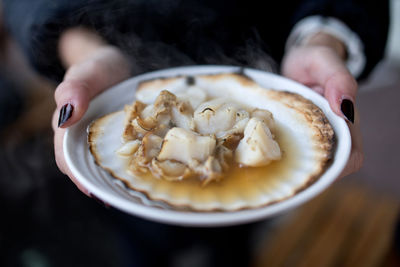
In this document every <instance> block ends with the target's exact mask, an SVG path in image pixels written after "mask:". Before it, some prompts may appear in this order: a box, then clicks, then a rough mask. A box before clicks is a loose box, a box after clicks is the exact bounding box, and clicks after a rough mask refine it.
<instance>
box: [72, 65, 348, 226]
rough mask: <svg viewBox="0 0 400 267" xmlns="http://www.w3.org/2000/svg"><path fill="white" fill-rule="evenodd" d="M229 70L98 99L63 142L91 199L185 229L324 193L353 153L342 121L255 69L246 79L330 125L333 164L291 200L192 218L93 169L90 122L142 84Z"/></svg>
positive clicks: (255, 215)
mask: <svg viewBox="0 0 400 267" xmlns="http://www.w3.org/2000/svg"><path fill="white" fill-rule="evenodd" d="M237 71H239V68H238V67H231V66H193V67H180V68H172V69H166V70H161V71H155V72H151V73H146V74H143V75H140V76H137V77H134V78H131V79H129V80H126V81H124V82H122V83H120V84H118V85H116V86H114V87H112V88H110V89H109V90H107V91H106V92H104V93H102V94H101V95H99V96H98V97H96V98H95V99H94V100H93V101H92V102H91V104H90V107H89V109H88V111H87V112H86V114H85V116H84V117H83V119H82V120H81V121H80V122H79V123H77V124H76V125H74V126H73V127H70V128H69V129H68V130H67V132H66V134H65V137H64V156H65V159H66V162H67V164H68V166H69V168H70V169H71V171H72V173H73V174H74V176H75V177H76V179H77V180H78V181H79V183H81V184H82V185H83V186H84V187H85V188H87V189H88V190H89V191H90V192H91V193H93V194H94V195H95V196H97V197H98V198H100V199H102V200H103V201H104V202H106V203H108V204H110V205H111V206H113V207H115V208H117V209H119V210H121V211H124V212H126V213H129V214H132V215H136V216H140V217H143V218H147V219H150V220H154V221H157V222H162V223H168V224H176V225H185V226H207V227H208V226H226V225H235V224H241V223H247V222H252V221H256V220H260V219H263V218H267V217H270V216H273V215H276V214H278V213H281V212H284V211H287V210H289V209H292V208H294V207H297V206H298V205H300V204H302V203H304V202H306V201H307V200H309V199H311V198H313V197H315V196H316V195H317V194H319V193H321V192H322V191H323V190H324V189H325V188H327V187H328V186H329V185H330V184H331V183H332V182H333V181H334V180H335V179H336V178H337V177H338V176H339V175H340V173H341V171H342V170H343V168H344V167H345V165H346V163H347V160H348V157H349V155H350V149H351V138H350V133H349V129H348V127H347V125H346V123H345V121H344V120H343V119H342V118H340V117H339V116H337V115H336V114H334V113H333V111H332V110H331V109H330V107H329V104H328V102H327V101H326V100H325V99H324V98H323V97H322V96H320V95H318V94H317V93H315V92H314V91H312V90H311V89H309V88H307V87H305V86H303V85H301V84H299V83H296V82H294V81H291V80H289V79H286V78H283V77H281V76H278V75H275V74H272V73H267V72H263V71H259V70H254V69H245V74H246V75H248V76H249V77H251V78H252V79H253V80H255V81H256V82H257V83H259V84H260V85H261V86H263V87H266V88H272V89H276V90H286V91H290V92H295V93H298V94H300V95H302V96H304V97H305V98H307V99H309V100H311V101H312V102H314V104H316V105H317V106H319V107H320V108H321V109H322V111H323V112H324V113H325V115H326V117H327V118H328V120H329V122H330V123H331V125H332V127H333V129H334V131H335V134H336V139H337V147H336V151H335V155H334V159H333V162H332V164H331V165H330V166H329V168H328V169H327V170H326V171H325V172H324V174H323V175H322V176H321V177H320V178H319V179H318V180H317V181H316V182H315V183H313V184H312V185H310V186H309V187H308V188H306V189H305V190H303V191H301V192H299V193H298V194H296V195H295V196H293V197H291V198H289V199H287V200H284V201H281V202H279V203H276V204H272V205H269V206H266V207H261V208H256V209H247V210H240V211H234V212H194V211H182V210H175V209H174V208H173V207H169V206H166V205H165V204H163V203H158V202H155V201H150V200H148V199H147V198H146V197H145V196H144V195H143V194H141V193H138V192H134V191H132V190H130V189H127V188H126V187H125V186H124V185H123V184H122V182H120V181H118V180H116V179H114V178H113V177H111V175H109V174H108V173H107V172H106V171H104V170H103V169H101V168H100V167H99V166H97V165H96V164H95V163H94V160H93V158H92V156H91V154H90V152H89V150H88V144H87V132H86V130H87V127H88V125H89V124H90V122H92V121H93V120H94V119H96V118H98V117H100V116H102V115H105V114H107V113H110V112H113V111H117V110H121V109H122V108H123V106H124V105H125V104H131V103H132V102H133V100H134V94H135V88H136V86H137V84H138V83H139V82H140V81H143V80H148V79H152V78H157V77H169V76H177V75H196V74H213V73H223V72H237Z"/></svg>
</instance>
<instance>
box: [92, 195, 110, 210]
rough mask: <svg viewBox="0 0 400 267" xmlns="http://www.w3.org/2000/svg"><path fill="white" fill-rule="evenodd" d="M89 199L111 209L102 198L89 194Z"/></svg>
mask: <svg viewBox="0 0 400 267" xmlns="http://www.w3.org/2000/svg"><path fill="white" fill-rule="evenodd" d="M89 197H90V198H91V199H93V200H94V201H96V202H97V203H99V204H100V205H102V206H103V207H105V208H109V207H110V205H109V204H107V203H105V202H104V201H103V200H101V199H100V198H98V197H96V196H95V195H93V194H92V193H89Z"/></svg>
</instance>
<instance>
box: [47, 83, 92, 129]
mask: <svg viewBox="0 0 400 267" xmlns="http://www.w3.org/2000/svg"><path fill="white" fill-rule="evenodd" d="M54 97H55V101H56V104H57V111H58V114H59V118H58V125H57V127H61V128H66V127H68V126H71V125H73V124H74V123H75V122H77V121H79V120H80V119H81V118H82V116H83V115H84V114H85V112H86V110H87V108H88V106H89V102H90V99H91V98H92V95H91V92H90V90H89V86H88V85H87V84H86V83H85V82H82V81H78V80H66V81H64V82H62V83H60V85H59V86H58V87H57V89H56V91H55V94H54Z"/></svg>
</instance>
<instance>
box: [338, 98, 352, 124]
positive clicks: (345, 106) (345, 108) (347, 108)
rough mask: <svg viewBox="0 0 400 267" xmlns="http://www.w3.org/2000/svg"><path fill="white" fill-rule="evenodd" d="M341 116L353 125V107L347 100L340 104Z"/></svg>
mask: <svg viewBox="0 0 400 267" xmlns="http://www.w3.org/2000/svg"><path fill="white" fill-rule="evenodd" d="M340 108H341V110H342V113H343V115H344V116H345V117H346V119H347V120H348V121H350V122H351V123H354V105H353V102H352V101H351V100H349V99H343V100H342V104H341V105H340Z"/></svg>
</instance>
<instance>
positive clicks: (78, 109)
mask: <svg viewBox="0 0 400 267" xmlns="http://www.w3.org/2000/svg"><path fill="white" fill-rule="evenodd" d="M59 50H60V55H61V59H62V61H63V62H64V65H66V66H67V68H68V70H67V72H66V74H65V77H64V81H63V82H62V83H60V84H59V85H58V87H57V89H56V91H55V94H54V97H55V101H56V103H57V108H56V110H55V112H54V114H53V121H52V126H53V130H54V151H55V157H56V162H57V166H58V167H59V169H60V170H61V171H62V172H63V173H65V174H66V175H68V176H69V177H70V179H71V180H72V181H73V182H74V183H75V184H76V185H77V187H78V188H79V189H80V190H81V191H82V192H83V193H85V194H86V195H88V196H89V195H90V192H88V191H87V189H85V188H83V187H82V185H80V184H79V183H78V181H77V180H76V178H75V177H74V176H73V175H72V173H71V171H70V170H69V168H68V166H67V164H66V162H65V159H64V151H63V138H64V133H65V130H66V128H68V127H69V126H71V125H73V124H75V123H76V122H78V121H79V120H80V119H81V118H82V116H83V115H84V114H85V112H86V110H87V108H88V106H89V102H90V100H91V99H92V98H93V97H95V96H96V95H97V94H99V93H100V92H102V91H104V90H106V89H107V88H109V87H110V86H112V85H113V84H116V83H118V82H120V81H122V80H124V79H126V78H128V77H129V74H130V67H129V63H128V62H127V61H126V58H125V57H124V55H123V54H122V53H121V51H119V50H118V49H117V48H115V47H112V46H109V45H107V44H105V43H104V42H103V41H102V40H101V39H100V38H99V37H98V36H97V35H95V34H94V33H92V32H90V31H88V30H85V29H80V28H79V29H72V30H70V31H68V32H66V33H65V34H64V35H63V37H62V38H61V40H60V46H59Z"/></svg>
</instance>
